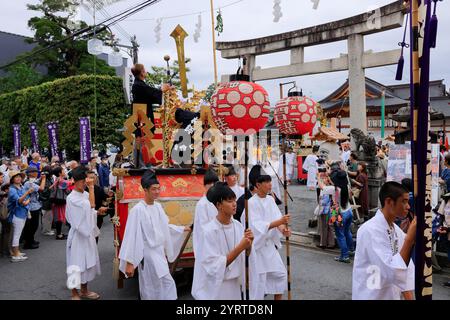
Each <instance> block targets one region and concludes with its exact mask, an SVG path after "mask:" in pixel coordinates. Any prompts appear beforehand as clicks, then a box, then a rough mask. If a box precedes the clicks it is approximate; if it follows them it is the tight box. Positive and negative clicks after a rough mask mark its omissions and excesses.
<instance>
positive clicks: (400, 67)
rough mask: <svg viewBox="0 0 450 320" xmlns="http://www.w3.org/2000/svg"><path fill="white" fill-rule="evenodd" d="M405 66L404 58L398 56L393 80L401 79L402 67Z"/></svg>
mask: <svg viewBox="0 0 450 320" xmlns="http://www.w3.org/2000/svg"><path fill="white" fill-rule="evenodd" d="M404 66H405V59H404V58H403V56H400V59H399V60H398V64H397V74H396V75H395V80H397V81H401V80H402V78H403V67H404Z"/></svg>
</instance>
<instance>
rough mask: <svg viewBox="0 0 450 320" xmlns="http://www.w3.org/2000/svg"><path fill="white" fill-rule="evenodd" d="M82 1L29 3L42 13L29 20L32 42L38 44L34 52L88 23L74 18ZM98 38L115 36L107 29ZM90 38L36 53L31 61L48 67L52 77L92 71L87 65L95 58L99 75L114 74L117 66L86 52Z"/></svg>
mask: <svg viewBox="0 0 450 320" xmlns="http://www.w3.org/2000/svg"><path fill="white" fill-rule="evenodd" d="M80 3H81V0H40V1H39V3H38V4H28V5H27V7H28V9H29V10H32V11H36V12H38V13H40V14H41V15H40V16H38V17H33V18H31V19H30V20H29V21H28V26H29V27H30V29H31V30H32V31H34V37H33V38H32V39H30V40H29V42H32V43H36V44H37V46H36V48H34V50H33V52H36V51H38V50H41V49H42V48H45V47H48V46H51V45H55V44H56V43H58V42H60V41H61V40H63V39H65V38H66V37H68V36H71V35H73V34H74V33H75V32H76V31H78V30H79V29H83V28H86V27H87V26H88V25H87V24H86V22H84V21H76V20H75V16H76V9H77V8H78V7H79V5H80ZM98 38H99V39H101V40H105V41H107V42H110V43H112V42H113V40H112V39H113V36H112V35H111V34H110V33H109V32H108V31H102V32H100V33H99V34H98ZM87 40H88V35H81V36H79V37H75V38H74V39H71V40H68V41H65V42H63V43H62V44H59V45H57V46H54V47H52V48H51V49H49V50H47V51H45V52H44V53H41V54H38V55H35V56H33V57H32V58H31V61H32V63H33V64H34V65H45V66H46V67H47V68H48V77H49V78H50V80H51V79H55V78H64V77H69V76H73V75H78V74H93V73H94V68H93V67H88V64H89V62H91V63H92V65H93V64H94V59H95V60H96V73H97V74H105V75H111V74H113V70H114V69H113V68H111V67H109V66H108V65H107V63H106V62H105V61H103V60H100V59H98V58H96V57H93V56H91V55H90V54H89V53H88V52H87ZM33 52H32V53H33ZM28 54H29V53H27V54H26V55H28Z"/></svg>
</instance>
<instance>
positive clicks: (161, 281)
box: [119, 200, 184, 300]
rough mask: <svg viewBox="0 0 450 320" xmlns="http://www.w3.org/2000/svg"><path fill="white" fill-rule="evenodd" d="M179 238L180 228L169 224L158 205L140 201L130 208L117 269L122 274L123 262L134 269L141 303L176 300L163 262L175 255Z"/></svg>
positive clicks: (177, 252)
mask: <svg viewBox="0 0 450 320" xmlns="http://www.w3.org/2000/svg"><path fill="white" fill-rule="evenodd" d="M183 235H184V227H182V226H173V225H169V219H168V217H167V215H166V213H165V212H164V209H163V208H162V206H161V204H159V203H156V202H155V203H154V204H153V205H148V204H146V203H145V201H143V200H141V201H140V202H139V203H138V204H137V205H136V206H134V207H133V209H131V211H130V213H129V215H128V219H127V225H126V228H125V235H124V237H123V241H122V245H121V248H120V254H119V259H120V267H119V268H120V271H122V272H123V273H124V274H125V271H126V266H127V262H129V263H131V264H133V266H134V268H136V267H138V270H139V292H140V294H141V299H142V300H176V299H177V290H176V286H175V282H174V280H173V278H172V276H171V275H170V271H169V265H168V263H167V260H169V262H173V261H174V260H175V259H176V257H177V256H178V254H179V251H180V250H181V244H182V242H183V240H184V236H183ZM166 257H167V258H166Z"/></svg>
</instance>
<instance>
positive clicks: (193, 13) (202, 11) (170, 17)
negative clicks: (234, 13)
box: [127, 0, 244, 22]
mask: <svg viewBox="0 0 450 320" xmlns="http://www.w3.org/2000/svg"><path fill="white" fill-rule="evenodd" d="M243 1H244V0H237V1H234V2H231V3H229V4H226V5H223V6H221V7H218V8H214V10H219V9H220V10H221V9H224V8H227V7H231V6H234V5H235V4H238V3H240V2H243ZM207 12H209V10H201V11H195V12H190V13H184V14H180V15H176V16H168V17H161V19H163V20H168V19H176V18H182V17H190V16H196V15H199V14H202V13H207ZM156 19H160V18H148V19H127V22H135V21H136V22H137V21H155V20H156Z"/></svg>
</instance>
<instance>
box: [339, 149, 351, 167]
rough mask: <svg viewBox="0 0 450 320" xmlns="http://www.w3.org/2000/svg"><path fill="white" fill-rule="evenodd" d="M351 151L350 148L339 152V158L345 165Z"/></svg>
mask: <svg viewBox="0 0 450 320" xmlns="http://www.w3.org/2000/svg"><path fill="white" fill-rule="evenodd" d="M351 153H352V151H351V150H347V151H342V153H341V159H342V161H343V162H344V164H345V165H347V162H348V160H349V159H350V154H351Z"/></svg>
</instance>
